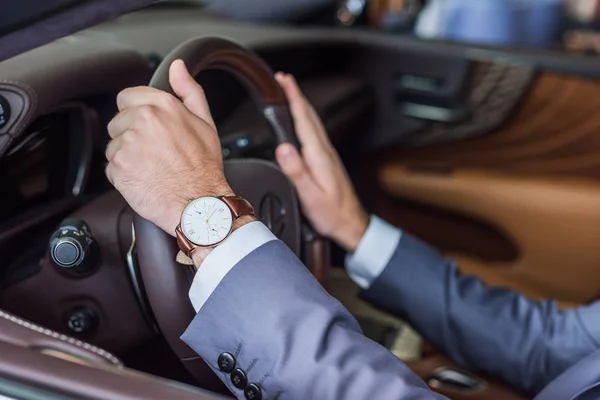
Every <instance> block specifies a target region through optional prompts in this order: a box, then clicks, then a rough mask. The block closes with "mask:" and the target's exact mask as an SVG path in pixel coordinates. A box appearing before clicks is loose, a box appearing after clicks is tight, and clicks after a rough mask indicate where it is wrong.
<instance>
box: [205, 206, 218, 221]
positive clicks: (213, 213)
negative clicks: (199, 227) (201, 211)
mask: <svg viewBox="0 0 600 400" xmlns="http://www.w3.org/2000/svg"><path fill="white" fill-rule="evenodd" d="M216 212H217V209H216V208H215V210H214V211H213V212H212V214H210V217H208V219H207V220H206V223H208V222H209V221H210V219H211V218H212V216H213V215H215V213H216Z"/></svg>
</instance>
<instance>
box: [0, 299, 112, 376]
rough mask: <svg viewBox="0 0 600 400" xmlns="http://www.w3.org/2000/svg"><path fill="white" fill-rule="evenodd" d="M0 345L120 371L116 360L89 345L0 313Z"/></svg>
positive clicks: (103, 351) (105, 352) (5, 313)
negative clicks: (106, 366)
mask: <svg viewBox="0 0 600 400" xmlns="http://www.w3.org/2000/svg"><path fill="white" fill-rule="evenodd" d="M0 342H8V343H11V344H15V345H19V346H22V347H29V348H36V349H38V350H39V351H54V352H59V353H63V354H65V355H69V356H72V357H74V358H78V359H82V360H84V361H86V362H89V363H96V364H107V365H111V366H116V367H122V366H123V364H122V363H121V361H119V359H118V358H117V357H115V356H114V355H112V354H110V353H109V352H107V351H105V350H102V349H100V348H98V347H96V346H93V345H91V344H88V343H85V342H82V341H81V340H77V339H74V338H71V337H69V336H66V335H63V334H60V333H58V332H55V331H52V330H50V329H46V328H43V327H41V326H39V325H36V324H33V323H31V322H29V321H27V320H24V319H21V318H19V317H16V316H14V315H12V314H9V313H7V312H4V311H2V310H0Z"/></svg>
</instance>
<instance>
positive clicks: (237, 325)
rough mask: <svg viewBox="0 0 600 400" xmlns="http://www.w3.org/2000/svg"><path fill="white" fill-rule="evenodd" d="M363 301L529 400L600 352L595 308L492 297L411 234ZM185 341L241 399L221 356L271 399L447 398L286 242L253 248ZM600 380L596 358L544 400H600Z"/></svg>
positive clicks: (501, 293)
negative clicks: (372, 336)
mask: <svg viewBox="0 0 600 400" xmlns="http://www.w3.org/2000/svg"><path fill="white" fill-rule="evenodd" d="M363 295H364V296H365V297H367V298H368V299H369V300H371V301H374V302H376V303H378V304H379V305H381V306H384V307H386V308H388V309H390V310H392V311H394V312H398V313H401V314H403V315H405V316H407V317H408V318H409V319H410V320H411V322H412V323H413V324H414V325H415V326H416V327H417V328H418V329H419V330H421V332H423V333H424V334H425V335H426V336H427V337H428V339H429V340H431V341H433V342H434V343H435V344H437V345H438V346H440V347H441V348H443V349H444V350H445V351H446V352H448V354H449V355H451V356H452V357H453V358H454V359H456V360H459V361H460V362H461V363H462V364H464V365H468V366H477V367H479V368H480V369H482V370H485V371H486V372H488V373H490V374H494V375H496V376H500V377H503V378H504V379H505V380H507V381H509V382H512V383H517V384H520V385H521V386H523V387H526V388H529V389H532V390H535V389H537V387H538V386H539V385H543V384H545V382H547V381H548V380H549V378H547V377H548V376H555V375H558V374H559V373H560V372H562V371H563V370H565V369H567V368H568V367H569V366H570V365H571V364H574V363H576V362H577V361H578V360H579V359H580V358H582V357H584V354H588V353H591V352H593V350H594V349H595V348H596V343H595V340H594V339H593V334H594V333H595V332H598V331H597V330H594V328H595V327H594V325H593V323H592V322H593V321H592V320H591V319H590V318H591V313H592V312H593V311H594V307H593V306H592V307H588V308H584V309H580V310H577V311H568V312H559V311H558V310H557V309H556V307H555V306H554V304H553V303H550V302H547V303H533V302H529V301H527V300H525V299H523V298H521V297H519V296H518V295H516V294H515V293H513V292H510V291H506V290H496V289H489V288H485V286H483V285H482V284H481V282H479V281H477V280H476V279H473V278H468V277H463V276H460V275H459V274H457V272H456V269H455V268H454V266H453V265H452V264H451V263H450V262H448V261H447V260H445V259H444V258H443V257H441V256H440V255H438V254H437V253H436V252H435V251H433V250H431V249H430V248H428V247H426V246H424V245H423V244H422V243H420V242H418V241H417V240H415V239H412V238H410V237H409V236H408V235H404V236H403V238H402V240H401V242H400V245H399V247H398V249H397V251H396V254H395V256H394V257H393V258H392V260H391V261H390V263H389V265H388V267H387V268H386V270H385V271H384V273H383V274H382V275H381V276H380V277H379V278H378V279H377V281H376V282H374V284H373V285H372V287H371V288H370V290H368V291H367V292H365V293H363ZM588 325H589V326H588ZM596 337H597V336H596ZM182 339H183V340H184V341H185V342H186V343H187V344H188V345H189V346H190V347H192V348H193V349H194V350H195V351H196V352H197V353H198V354H199V355H200V356H201V357H202V358H203V359H204V360H205V361H206V362H207V363H208V364H209V365H210V366H211V368H212V369H213V370H214V371H215V372H216V373H217V374H218V375H219V376H220V377H221V379H222V380H223V381H224V382H225V383H226V384H227V386H228V387H229V388H230V389H231V391H232V392H233V393H234V394H235V395H236V396H237V397H238V398H244V394H243V390H242V389H238V388H236V387H234V385H233V384H232V381H231V376H232V375H231V374H230V373H228V372H222V371H220V370H219V366H218V362H217V361H218V359H219V356H220V355H221V354H223V353H231V354H232V355H233V356H234V358H235V363H236V367H237V368H241V369H242V370H243V371H244V373H245V374H246V376H247V377H248V382H249V383H256V384H258V385H259V386H260V387H261V390H262V398H263V399H270V400H273V399H375V400H377V399H386V400H387V399H415V400H424V399H441V398H442V397H441V396H439V395H437V394H434V393H433V392H431V391H429V390H428V388H427V386H426V385H425V384H424V383H423V382H422V381H421V380H420V379H419V378H418V377H417V376H415V375H414V374H413V373H412V372H411V371H410V370H409V369H408V368H407V367H406V366H405V365H404V364H403V363H402V362H401V361H400V360H398V359H397V358H396V357H395V356H393V355H392V354H391V353H390V352H388V351H387V350H386V349H385V348H383V347H381V346H380V345H378V344H377V343H375V342H373V341H371V340H369V339H367V338H366V337H364V336H363V335H362V334H361V331H360V328H359V327H358V325H357V323H356V321H355V320H354V318H353V317H352V316H351V315H350V314H349V313H348V311H347V310H346V309H344V307H343V306H342V305H341V304H340V303H339V302H337V301H336V300H335V299H333V298H332V297H331V296H329V295H328V294H327V293H326V292H325V291H324V290H323V289H322V287H321V286H320V285H319V284H318V282H317V281H316V280H315V279H314V278H313V277H312V275H310V273H309V272H308V271H307V270H306V269H305V267H304V266H303V265H302V263H301V262H300V261H299V260H298V259H297V258H296V257H295V256H294V255H293V254H292V253H291V251H289V249H288V248H287V247H286V246H285V245H284V244H283V243H281V242H278V241H273V242H269V243H267V244H265V245H263V246H261V247H260V248H258V249H256V250H255V251H254V252H252V253H250V254H249V255H248V256H247V257H245V258H244V259H243V260H242V261H240V262H239V263H238V264H237V265H236V266H235V267H234V268H233V269H232V270H231V271H230V272H229V273H228V274H227V275H226V277H225V278H224V279H223V281H222V282H221V283H220V284H219V286H218V287H217V288H216V290H215V291H214V292H213V293H212V295H211V296H210V297H209V299H208V300H207V302H206V303H205V304H204V306H203V307H202V308H201V309H200V311H199V312H198V314H197V315H196V317H195V319H194V320H193V322H192V323H191V324H190V326H189V328H188V329H187V330H186V332H185V333H184V335H183V336H182ZM484 366H485V367H484ZM596 366H597V367H598V368H596ZM595 371H597V372H595ZM599 378H600V355H597V354H592V355H591V356H590V357H589V358H587V359H585V360H583V361H582V362H581V363H580V364H578V365H576V366H574V367H573V368H571V369H570V370H567V371H566V372H565V373H564V374H563V375H562V376H561V377H559V378H558V379H557V380H556V381H555V382H553V383H552V384H551V385H550V386H549V387H548V388H547V389H546V390H545V391H544V392H543V393H542V394H540V396H539V397H538V398H537V399H539V400H559V399H560V400H562V399H574V398H575V396H578V395H579V394H581V393H582V392H584V393H585V394H583V396H588V397H580V399H586V400H587V399H588V398H589V399H591V398H597V397H598V393H594V390H597V389H595V388H594V387H593V385H595V383H596V382H598V379H599ZM590 387H591V389H590V390H587V391H586V390H585V389H587V388H590ZM534 388H535V389H534ZM557 393H560V394H561V396H560V397H557V396H556V394H557ZM594 395H596V397H591V396H594Z"/></svg>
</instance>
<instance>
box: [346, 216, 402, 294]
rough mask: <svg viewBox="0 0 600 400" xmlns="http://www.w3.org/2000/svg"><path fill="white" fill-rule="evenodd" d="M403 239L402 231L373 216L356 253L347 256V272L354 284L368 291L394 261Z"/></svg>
mask: <svg viewBox="0 0 600 400" xmlns="http://www.w3.org/2000/svg"><path fill="white" fill-rule="evenodd" d="M401 238H402V231H401V230H400V229H398V228H396V227H395V226H393V225H390V224H388V223H387V222H385V221H384V220H382V219H381V218H379V217H377V216H375V215H371V218H370V222H369V227H368V228H367V231H366V232H365V234H364V235H363V237H362V239H361V240H360V243H359V244H358V247H357V248H356V251H355V252H354V253H353V254H348V255H347V256H346V270H347V271H348V275H350V278H351V279H352V280H353V281H354V283H356V284H357V285H358V286H359V287H360V288H361V289H368V288H369V287H370V286H371V284H372V283H373V281H374V280H375V279H377V277H379V275H381V273H382V272H383V270H384V269H385V267H386V266H387V265H388V263H389V262H390V260H391V259H392V256H393V255H394V252H395V251H396V248H397V247H398V243H400V239H401Z"/></svg>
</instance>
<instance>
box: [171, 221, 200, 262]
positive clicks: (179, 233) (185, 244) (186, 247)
mask: <svg viewBox="0 0 600 400" xmlns="http://www.w3.org/2000/svg"><path fill="white" fill-rule="evenodd" d="M175 237H176V238H177V245H178V246H179V248H180V249H181V251H183V253H184V254H185V255H186V256H188V257H191V256H192V253H193V252H194V250H196V248H197V246H196V245H195V244H193V243H192V242H190V241H189V240H188V239H187V238H186V237H185V235H184V233H183V230H181V225H177V228H175Z"/></svg>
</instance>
